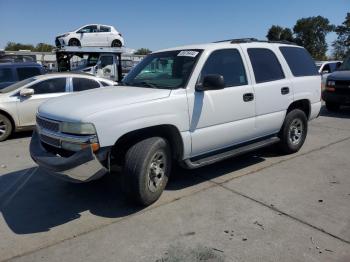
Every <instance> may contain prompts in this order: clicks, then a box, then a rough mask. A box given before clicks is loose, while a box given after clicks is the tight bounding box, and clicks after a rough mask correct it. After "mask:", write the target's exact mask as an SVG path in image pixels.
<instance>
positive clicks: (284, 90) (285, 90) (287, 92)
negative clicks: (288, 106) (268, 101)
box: [281, 87, 289, 95]
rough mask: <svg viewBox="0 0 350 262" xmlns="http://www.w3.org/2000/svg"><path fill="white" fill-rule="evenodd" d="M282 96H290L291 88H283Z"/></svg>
mask: <svg viewBox="0 0 350 262" xmlns="http://www.w3.org/2000/svg"><path fill="white" fill-rule="evenodd" d="M281 94H282V95H286V94H289V87H282V88H281Z"/></svg>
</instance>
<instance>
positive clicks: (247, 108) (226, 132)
mask: <svg viewBox="0 0 350 262" xmlns="http://www.w3.org/2000/svg"><path fill="white" fill-rule="evenodd" d="M242 57H243V56H242V54H241V50H239V49H235V48H232V49H220V50H216V51H214V52H212V53H211V54H210V56H209V57H208V59H207V61H206V63H205V64H204V66H203V68H202V71H201V74H200V78H199V81H198V83H199V84H200V83H201V82H202V79H203V77H204V76H205V75H212V74H215V75H221V76H223V77H224V81H225V88H223V89H219V90H207V91H197V90H195V91H194V93H193V95H190V96H188V98H189V104H190V112H191V113H192V114H191V121H190V133H191V137H192V156H198V155H201V154H204V153H208V152H211V151H215V150H219V149H223V148H227V147H230V146H232V145H236V144H239V143H242V142H246V141H249V140H251V139H253V138H254V137H255V135H256V131H255V100H254V90H253V86H252V84H251V83H250V79H249V78H248V77H249V76H248V74H247V73H246V72H247V70H246V68H247V65H246V62H245V61H244V60H243V59H242Z"/></svg>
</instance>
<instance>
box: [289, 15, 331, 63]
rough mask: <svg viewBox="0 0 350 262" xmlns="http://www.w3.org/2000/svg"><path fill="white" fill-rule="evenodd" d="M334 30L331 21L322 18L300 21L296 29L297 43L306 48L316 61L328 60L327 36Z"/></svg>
mask: <svg viewBox="0 0 350 262" xmlns="http://www.w3.org/2000/svg"><path fill="white" fill-rule="evenodd" d="M333 30H334V26H333V25H331V24H330V23H329V20H328V19H327V18H325V17H322V16H313V17H307V18H301V19H299V20H298V21H297V22H296V24H295V26H294V28H293V31H294V34H295V42H296V43H297V44H298V45H301V46H303V47H305V48H306V49H307V50H308V51H309V52H310V54H311V55H312V57H313V58H314V59H318V60H323V59H326V58H327V57H326V52H327V48H328V46H327V42H326V35H327V34H328V33H329V32H332V31H333Z"/></svg>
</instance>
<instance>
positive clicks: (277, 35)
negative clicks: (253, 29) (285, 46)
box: [266, 25, 294, 42]
mask: <svg viewBox="0 0 350 262" xmlns="http://www.w3.org/2000/svg"><path fill="white" fill-rule="evenodd" d="M266 37H267V39H268V40H269V41H289V42H293V41H294V38H293V32H292V30H291V29H290V28H287V27H286V28H283V27H281V26H279V25H273V26H271V27H270V29H269V30H268V32H267V35H266Z"/></svg>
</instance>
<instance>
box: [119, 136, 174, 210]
mask: <svg viewBox="0 0 350 262" xmlns="http://www.w3.org/2000/svg"><path fill="white" fill-rule="evenodd" d="M170 170H171V152H170V147H169V145H168V142H167V141H166V140H165V139H164V138H161V137H151V138H147V139H144V140H142V141H140V142H138V143H136V144H135V145H133V146H132V147H130V148H129V150H128V151H127V153H126V156H125V164H124V167H123V174H122V187H123V191H124V192H125V193H126V194H127V195H128V196H129V197H130V198H132V199H133V200H135V201H136V202H137V203H139V204H141V205H143V206H148V205H151V204H152V203H154V202H155V201H157V200H158V198H159V197H160V195H161V194H162V192H163V190H164V188H165V186H166V184H167V182H168V178H169V175H170Z"/></svg>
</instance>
